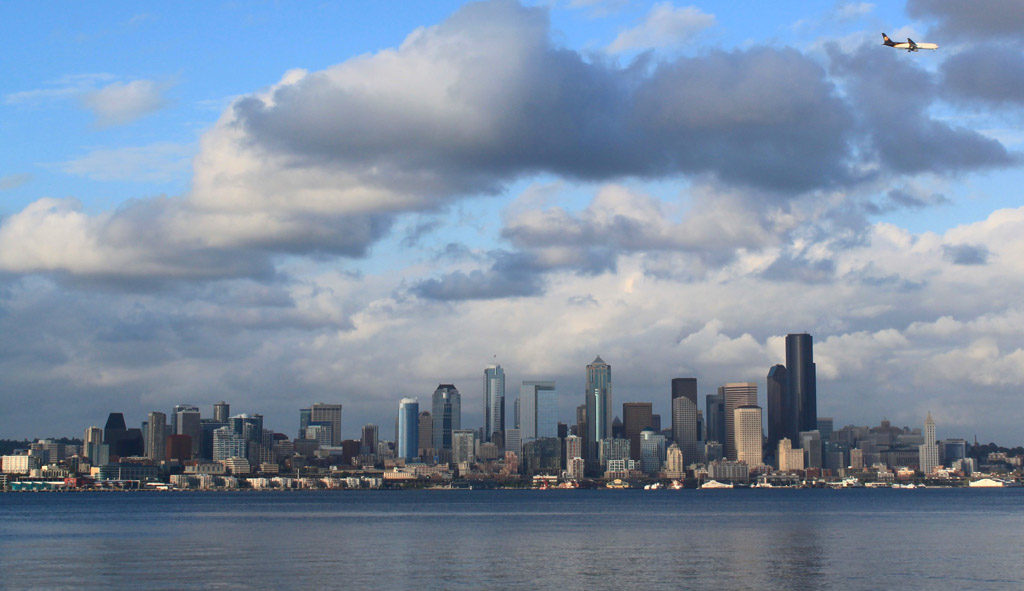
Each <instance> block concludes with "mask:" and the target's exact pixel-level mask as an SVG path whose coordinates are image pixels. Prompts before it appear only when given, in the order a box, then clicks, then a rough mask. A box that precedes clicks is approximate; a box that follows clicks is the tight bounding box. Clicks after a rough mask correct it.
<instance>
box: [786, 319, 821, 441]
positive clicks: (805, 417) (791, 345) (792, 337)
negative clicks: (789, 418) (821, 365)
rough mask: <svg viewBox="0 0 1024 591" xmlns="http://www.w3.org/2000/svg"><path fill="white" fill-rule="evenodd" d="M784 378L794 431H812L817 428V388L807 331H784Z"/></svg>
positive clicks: (810, 343) (809, 338)
mask: <svg viewBox="0 0 1024 591" xmlns="http://www.w3.org/2000/svg"><path fill="white" fill-rule="evenodd" d="M786 378H787V387H786V399H788V400H789V401H791V402H792V404H793V405H794V408H793V413H792V414H793V415H795V416H796V424H797V431H798V433H799V432H800V431H814V430H815V429H817V428H818V391H817V386H816V384H817V379H816V376H815V368H814V345H813V343H812V340H811V335H809V334H806V333H801V334H788V335H786Z"/></svg>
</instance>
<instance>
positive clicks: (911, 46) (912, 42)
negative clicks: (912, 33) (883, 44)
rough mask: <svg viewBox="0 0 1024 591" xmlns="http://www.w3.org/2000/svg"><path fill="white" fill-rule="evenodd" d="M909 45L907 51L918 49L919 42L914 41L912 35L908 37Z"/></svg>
mask: <svg viewBox="0 0 1024 591" xmlns="http://www.w3.org/2000/svg"><path fill="white" fill-rule="evenodd" d="M907 45H909V46H910V47H909V48H908V50H907V51H917V43H914V40H913V39H911V38H910V37H907Z"/></svg>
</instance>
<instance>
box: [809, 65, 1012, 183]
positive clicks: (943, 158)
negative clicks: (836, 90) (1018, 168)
mask: <svg viewBox="0 0 1024 591" xmlns="http://www.w3.org/2000/svg"><path fill="white" fill-rule="evenodd" d="M829 57H830V60H831V64H832V71H833V72H834V73H835V74H836V75H837V76H839V77H841V78H842V79H844V80H845V81H846V82H847V93H848V95H849V97H850V100H851V101H852V102H853V104H854V106H855V110H856V112H857V113H858V115H859V117H860V121H859V128H860V129H859V131H860V134H859V136H860V137H861V141H862V142H863V146H862V150H863V151H864V153H865V154H864V155H865V156H866V157H873V158H874V159H876V160H877V163H878V164H879V165H880V166H881V167H883V169H884V170H887V171H889V172H891V173H895V174H918V173H925V172H931V173H936V174H956V173H962V172H967V171H972V170H979V169H985V168H997V167H1006V166H1010V165H1012V164H1015V163H1016V162H1018V158H1017V157H1016V156H1015V155H1013V154H1010V153H1009V152H1008V151H1007V150H1006V148H1005V147H1004V146H1003V145H1002V144H1001V143H999V142H998V141H996V140H994V139H991V138H987V137H985V136H983V135H981V134H979V133H977V132H975V131H972V130H970V129H967V128H963V127H954V126H951V125H949V124H947V123H944V122H942V121H938V120H936V119H933V118H931V117H930V116H929V115H928V108H929V106H930V105H931V104H932V103H934V101H935V100H936V97H937V89H938V85H937V83H936V81H935V79H934V77H933V76H932V75H931V74H930V73H929V72H927V71H925V70H923V69H921V68H919V67H917V66H914V65H912V64H911V63H910V62H908V61H907V60H906V59H904V58H905V56H904V55H903V54H902V53H899V52H893V51H879V48H878V47H875V46H861V47H860V48H859V49H858V50H856V51H854V52H852V53H842V52H840V51H839V50H838V49H837V48H836V47H834V46H833V47H831V48H830V49H829Z"/></svg>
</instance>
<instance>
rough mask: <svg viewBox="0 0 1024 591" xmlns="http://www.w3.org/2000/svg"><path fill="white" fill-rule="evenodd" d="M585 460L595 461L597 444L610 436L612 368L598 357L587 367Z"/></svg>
mask: <svg viewBox="0 0 1024 591" xmlns="http://www.w3.org/2000/svg"><path fill="white" fill-rule="evenodd" d="M586 405H587V415H586V418H587V436H586V440H587V460H588V461H592V462H593V461H596V460H597V449H598V442H599V441H601V440H602V439H607V438H609V437H611V436H612V366H610V365H608V364H607V363H605V362H604V360H603V359H601V356H600V355H598V356H597V357H596V358H595V359H594V361H593V362H592V363H591V364H590V365H588V366H587V390H586Z"/></svg>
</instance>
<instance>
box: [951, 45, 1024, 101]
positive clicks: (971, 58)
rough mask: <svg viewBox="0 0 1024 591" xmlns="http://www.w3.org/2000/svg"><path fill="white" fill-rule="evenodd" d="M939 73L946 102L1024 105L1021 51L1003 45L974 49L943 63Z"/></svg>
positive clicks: (1023, 59)
mask: <svg viewBox="0 0 1024 591" xmlns="http://www.w3.org/2000/svg"><path fill="white" fill-rule="evenodd" d="M1022 34H1024V33H1022ZM940 71H941V72H942V76H943V80H942V81H943V90H944V92H945V93H946V94H945V98H949V99H952V100H961V101H968V102H981V103H986V104H996V105H1011V106H1012V105H1022V104H1024V55H1022V54H1021V51H1020V49H1014V48H1011V47H1005V46H1000V45H979V46H976V47H971V48H970V49H967V50H966V51H963V52H961V53H958V54H956V55H954V56H952V57H950V58H949V59H947V60H946V61H945V62H943V63H942V66H941V69H940Z"/></svg>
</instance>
